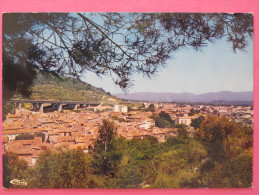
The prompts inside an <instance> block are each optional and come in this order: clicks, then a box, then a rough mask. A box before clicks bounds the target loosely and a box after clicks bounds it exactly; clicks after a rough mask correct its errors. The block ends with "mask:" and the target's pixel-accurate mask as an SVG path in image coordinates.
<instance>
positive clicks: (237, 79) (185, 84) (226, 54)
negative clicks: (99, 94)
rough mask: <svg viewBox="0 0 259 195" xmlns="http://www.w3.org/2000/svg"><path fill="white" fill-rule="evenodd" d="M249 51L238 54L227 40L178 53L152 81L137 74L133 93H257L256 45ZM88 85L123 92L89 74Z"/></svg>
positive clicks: (131, 91) (109, 81) (132, 88)
mask: <svg viewBox="0 0 259 195" xmlns="http://www.w3.org/2000/svg"><path fill="white" fill-rule="evenodd" d="M246 50H247V51H246V52H239V51H238V52H237V53H234V52H233V50H232V48H231V45H230V44H228V43H226V42H225V41H224V40H218V41H217V42H216V43H215V44H209V45H208V46H207V47H204V48H203V50H202V52H196V51H193V50H192V49H185V50H182V51H179V52H177V53H176V54H175V55H174V59H173V60H171V61H168V63H167V67H165V68H164V69H162V70H161V71H159V72H158V74H157V76H156V77H154V78H152V79H151V80H150V79H147V78H142V77H141V76H138V75H135V76H134V77H133V79H134V82H133V83H134V86H133V87H131V88H130V89H129V91H128V92H129V93H133V92H176V93H180V92H191V93H195V94H201V93H207V92H218V91H235V92H238V91H252V90H253V42H252V40H250V42H249V46H248V47H247V48H246ZM83 80H84V81H86V82H87V83H90V84H92V85H93V86H96V87H101V88H103V89H104V90H105V91H107V92H110V93H123V91H122V90H121V89H120V88H119V87H117V86H115V84H114V83H113V81H112V79H111V78H109V77H103V78H99V77H96V76H95V74H93V73H86V74H85V79H83Z"/></svg>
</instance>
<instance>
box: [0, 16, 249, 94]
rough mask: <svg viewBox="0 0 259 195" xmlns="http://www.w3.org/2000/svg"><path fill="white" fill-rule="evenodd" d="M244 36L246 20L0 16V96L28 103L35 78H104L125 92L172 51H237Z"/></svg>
mask: <svg viewBox="0 0 259 195" xmlns="http://www.w3.org/2000/svg"><path fill="white" fill-rule="evenodd" d="M252 36H253V15H252V14H244V13H237V14H226V13H203V14H198V13H156V14H154V13H98V14H97V13H95V14H89V13H6V14H3V62H4V63H3V69H4V74H3V89H4V90H3V91H4V93H3V96H4V98H10V97H12V94H13V92H14V91H16V90H17V91H19V92H20V93H21V94H23V95H29V94H30V86H31V84H32V80H33V79H34V77H35V71H36V70H37V71H40V72H43V73H46V75H52V76H55V77H58V75H69V76H73V77H77V78H79V77H80V76H81V75H82V73H84V72H85V71H91V72H94V73H96V74H97V75H100V76H102V75H105V74H109V75H110V76H111V77H112V78H113V80H114V83H115V84H117V85H119V86H120V87H121V88H122V89H123V90H126V89H127V88H129V87H130V86H131V79H132V75H133V74H135V73H138V74H142V75H144V76H147V77H151V76H153V75H154V74H155V73H156V72H157V71H158V70H160V69H161V68H163V67H164V65H165V64H166V61H167V60H168V59H170V58H171V57H172V56H173V54H174V52H175V51H178V50H180V49H184V48H194V49H195V50H200V49H202V48H203V47H204V46H206V45H207V44H208V43H209V42H214V41H216V40H217V39H221V38H226V39H227V41H228V42H229V43H231V44H232V48H233V50H234V51H237V50H244V49H245V48H246V46H247V42H248V38H249V37H252Z"/></svg>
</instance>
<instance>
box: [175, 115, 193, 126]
mask: <svg viewBox="0 0 259 195" xmlns="http://www.w3.org/2000/svg"><path fill="white" fill-rule="evenodd" d="M191 123H192V117H189V116H183V117H177V118H176V119H175V124H178V125H180V124H184V125H187V126H189V125H190V124H191Z"/></svg>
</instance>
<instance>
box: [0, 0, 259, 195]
mask: <svg viewBox="0 0 259 195" xmlns="http://www.w3.org/2000/svg"><path fill="white" fill-rule="evenodd" d="M46 11H48V12H100V11H110V12H111V11H113V12H118V11H120V12H249V13H254V26H255V36H254V51H255V52H254V53H256V52H258V51H259V48H258V47H259V38H258V37H259V32H258V27H259V17H258V14H259V1H258V0H94V1H92V0H43V1H41V0H0V12H1V13H3V12H46ZM0 25H1V29H0V34H1V35H0V36H1V39H0V40H1V41H2V14H1V16H0ZM1 43H2V42H1ZM1 45H2V44H1ZM1 49H2V47H1ZM1 53H2V50H1ZM0 61H1V62H2V55H1V56H0ZM258 65H259V55H258V54H257V55H254V100H255V102H254V108H255V113H254V117H255V123H254V140H258V138H259V133H258V132H257V130H258V127H259V126H258V114H259V112H258V106H259V105H258V103H257V101H256V100H257V99H258V98H259V90H258V89H259V67H258ZM0 77H1V78H2V71H0ZM0 88H1V90H2V85H1V84H0ZM1 98H2V97H0V100H2V99H1ZM1 109H2V108H0V113H2V111H1ZM0 115H1V114H0ZM0 143H2V136H0ZM254 151H255V152H254V186H253V189H193V190H192V189H186V190H180V189H159V190H156V189H153V190H125V189H123V190H101V189H98V190H95V189H94V190H89V189H86V190H38V189H37V190H3V189H2V177H0V183H1V187H0V194H24V195H27V194H35V193H37V194H38V195H45V194H53V193H55V194H71V193H77V194H85V193H91V194H103V193H105V194H124V195H126V194H132V193H134V194H143V193H144V194H159V193H163V194H172V193H176V194H189V193H191V194H193V195H196V194H197V195H198V194H199V195H200V194H231V193H233V194H234V193H235V195H239V194H259V186H258V181H259V156H258V151H259V144H258V142H257V141H255V142H254ZM0 154H1V155H2V151H1V152H0ZM0 165H1V166H0V167H1V168H0V169H2V158H0ZM1 175H2V170H1Z"/></svg>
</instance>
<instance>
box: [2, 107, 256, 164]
mask: <svg viewBox="0 0 259 195" xmlns="http://www.w3.org/2000/svg"><path fill="white" fill-rule="evenodd" d="M151 104H152V105H153V106H154V108H155V109H154V110H152V111H150V110H148V109H147V108H148V107H149V106H150V105H151ZM138 105H141V107H138V106H136V105H135V106H134V105H133V106H129V105H128V104H124V105H105V104H101V105H99V106H96V107H92V108H89V107H86V108H78V109H77V110H69V109H67V110H62V111H52V112H43V113H42V112H35V111H31V110H29V109H26V108H21V107H18V108H16V109H15V110H14V113H13V114H11V113H9V114H8V115H7V117H6V119H5V121H4V122H3V125H2V127H3V131H2V136H3V137H2V140H3V141H2V149H3V151H4V152H12V153H15V154H17V155H18V157H19V158H20V159H24V160H25V161H26V162H27V163H28V165H29V166H34V165H35V163H36V161H37V159H38V158H39V155H40V153H41V152H42V151H44V150H47V149H49V150H55V149H62V148H66V149H71V150H72V149H78V148H80V149H82V150H83V151H84V152H86V153H87V152H88V151H89V150H91V149H93V147H94V142H95V140H97V138H98V129H99V126H100V124H101V123H102V120H103V119H109V120H112V121H114V123H115V125H116V127H117V135H118V136H120V137H124V138H126V139H133V138H144V137H146V136H154V137H156V138H157V139H158V141H159V142H164V141H165V140H166V139H167V138H168V137H169V136H178V132H177V128H175V127H173V128H159V127H157V126H156V124H155V121H154V119H153V118H152V116H154V115H156V114H157V115H158V114H159V113H161V112H165V113H167V114H169V115H170V117H171V119H172V120H173V121H174V122H175V124H176V125H177V124H178V125H181V124H183V125H184V126H185V127H186V129H187V132H188V135H189V136H193V135H194V133H195V128H194V127H193V126H191V123H192V121H193V119H195V118H198V117H201V116H203V117H206V116H208V115H216V116H226V117H229V119H230V120H234V121H235V122H238V123H244V124H245V125H247V126H252V125H253V109H252V107H251V106H234V105H231V106H218V105H217V106H215V105H189V104H172V103H150V102H143V103H141V104H138ZM25 134H27V135H28V134H30V135H34V136H33V138H32V139H17V137H19V136H21V135H25ZM39 135H40V136H39Z"/></svg>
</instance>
